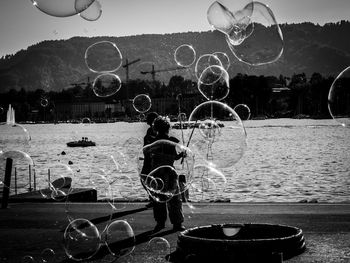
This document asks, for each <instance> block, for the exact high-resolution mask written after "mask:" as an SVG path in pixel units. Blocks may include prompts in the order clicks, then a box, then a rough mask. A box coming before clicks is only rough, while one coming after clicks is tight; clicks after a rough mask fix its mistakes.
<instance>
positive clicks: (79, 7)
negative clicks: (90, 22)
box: [31, 0, 95, 17]
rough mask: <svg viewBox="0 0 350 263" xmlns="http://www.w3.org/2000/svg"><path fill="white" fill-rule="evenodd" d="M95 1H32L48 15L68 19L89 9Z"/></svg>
mask: <svg viewBox="0 0 350 263" xmlns="http://www.w3.org/2000/svg"><path fill="white" fill-rule="evenodd" d="M94 1H95V0H60V1H57V0H31V2H32V4H33V5H34V6H35V7H36V8H38V9H39V10H40V11H42V12H44V13H45V14H47V15H51V16H57V17H67V16H73V15H76V14H78V13H80V12H82V11H84V10H85V9H87V8H88V7H89V6H90V5H91V4H92V3H93V2H94Z"/></svg>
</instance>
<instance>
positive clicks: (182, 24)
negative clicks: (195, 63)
mask: <svg viewBox="0 0 350 263" xmlns="http://www.w3.org/2000/svg"><path fill="white" fill-rule="evenodd" d="M36 1H37V3H38V6H40V3H44V2H46V4H49V5H50V2H52V3H57V1H61V3H74V1H75V0H36ZM98 1H99V3H100V4H101V10H102V15H101V17H100V18H99V19H98V20H96V21H87V20H85V19H83V18H81V17H80V16H78V15H74V16H70V17H54V16H52V15H48V14H46V13H44V12H42V11H40V10H39V9H38V8H36V7H35V6H34V5H33V4H32V2H31V0H0V57H1V56H4V55H6V54H14V53H16V52H17V51H19V50H21V49H26V48H27V47H28V46H31V45H33V44H36V43H38V42H41V41H44V40H53V39H69V38H71V37H74V36H87V37H92V36H129V35H139V34H152V33H153V34H163V33H175V32H188V31H207V30H211V27H210V25H209V23H208V20H207V16H206V13H207V10H208V7H209V6H210V5H211V4H212V3H213V2H214V1H213V0H98ZM222 1H228V2H230V3H231V4H232V3H235V4H236V3H238V2H243V3H247V2H249V1H251V0H222ZM261 2H263V3H265V4H267V5H268V6H269V7H270V9H271V10H272V11H273V13H274V15H275V17H276V20H277V22H278V23H301V22H313V23H315V24H320V25H323V24H325V23H328V22H337V21H340V20H350V0H262V1H261ZM59 8H60V7H53V8H52V10H50V12H51V11H52V12H56V11H58V10H57V9H59Z"/></svg>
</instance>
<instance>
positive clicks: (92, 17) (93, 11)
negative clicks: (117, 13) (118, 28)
mask: <svg viewBox="0 0 350 263" xmlns="http://www.w3.org/2000/svg"><path fill="white" fill-rule="evenodd" d="M79 15H80V17H81V18H84V19H85V20H87V21H96V20H97V19H99V18H100V17H101V15H102V6H101V4H100V2H99V1H97V0H95V1H94V2H93V3H92V4H91V5H90V6H89V7H88V8H86V9H85V10H83V11H82V12H80V13H79Z"/></svg>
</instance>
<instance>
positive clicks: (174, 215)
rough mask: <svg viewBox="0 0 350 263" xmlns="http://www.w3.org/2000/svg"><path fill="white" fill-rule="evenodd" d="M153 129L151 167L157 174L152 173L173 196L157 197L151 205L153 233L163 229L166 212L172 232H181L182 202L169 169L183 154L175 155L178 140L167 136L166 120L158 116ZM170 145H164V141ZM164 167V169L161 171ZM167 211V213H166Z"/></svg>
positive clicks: (174, 178)
mask: <svg viewBox="0 0 350 263" xmlns="http://www.w3.org/2000/svg"><path fill="white" fill-rule="evenodd" d="M153 128H154V130H155V131H156V134H157V135H156V137H155V143H154V147H152V148H151V149H150V152H151V153H150V156H151V160H150V161H151V167H152V170H153V171H154V170H155V169H157V168H158V167H160V169H158V171H159V172H156V173H154V177H155V178H161V179H162V184H163V186H162V188H163V189H164V190H165V191H167V188H168V189H171V191H173V195H172V197H171V198H170V200H168V199H166V200H164V199H165V195H163V194H160V195H158V197H159V200H160V202H159V201H157V202H156V201H155V202H154V204H153V216H154V219H155V221H156V223H157V224H156V226H155V228H154V232H158V231H160V230H161V229H163V228H165V222H166V220H167V212H168V213H169V219H170V222H171V223H172V224H173V230H175V231H183V230H185V229H186V228H185V227H184V226H183V225H182V223H183V221H184V215H183V211H182V201H181V195H180V189H179V182H178V176H177V174H176V172H175V169H171V168H173V167H174V166H173V165H174V161H175V160H179V159H180V158H182V157H184V155H183V153H180V154H177V152H176V148H175V145H174V143H179V140H178V139H177V138H175V137H171V136H169V130H170V122H169V120H168V119H167V118H165V117H162V116H158V117H157V118H156V119H155V120H154V122H153ZM159 140H162V141H160V142H159V143H156V142H157V141H159ZM163 140H166V141H170V143H166V141H163ZM163 167H165V169H163ZM167 210H168V211H167Z"/></svg>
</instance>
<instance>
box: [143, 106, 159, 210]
mask: <svg viewBox="0 0 350 263" xmlns="http://www.w3.org/2000/svg"><path fill="white" fill-rule="evenodd" d="M157 117H158V113H156V112H150V113H148V115H147V117H146V123H147V124H148V125H149V128H148V129H147V132H146V135H145V137H144V138H143V146H146V145H148V144H151V143H153V142H154V141H155V138H156V135H157V133H156V132H155V130H154V129H153V122H154V120H155V119H156V118H157ZM150 172H151V160H150V156H149V154H147V153H145V154H144V160H143V167H142V169H141V184H142V186H143V188H144V189H145V190H146V192H148V191H147V188H146V186H145V184H144V183H143V179H145V178H144V177H147V175H148V174H149V173H150ZM149 200H150V201H149V203H148V204H147V205H146V207H152V206H153V199H152V197H149Z"/></svg>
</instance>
